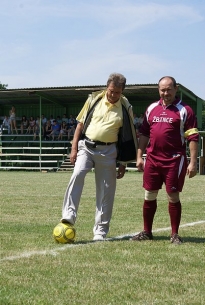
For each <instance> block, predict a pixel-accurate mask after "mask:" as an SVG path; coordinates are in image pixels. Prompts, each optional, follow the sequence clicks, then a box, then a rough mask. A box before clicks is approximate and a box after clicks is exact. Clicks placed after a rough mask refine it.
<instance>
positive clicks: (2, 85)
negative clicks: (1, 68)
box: [0, 82, 8, 90]
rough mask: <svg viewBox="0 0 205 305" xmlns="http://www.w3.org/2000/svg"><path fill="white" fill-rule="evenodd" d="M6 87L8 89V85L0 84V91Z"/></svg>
mask: <svg viewBox="0 0 205 305" xmlns="http://www.w3.org/2000/svg"><path fill="white" fill-rule="evenodd" d="M6 87H8V85H5V84H2V83H1V82H0V90H5V89H6Z"/></svg>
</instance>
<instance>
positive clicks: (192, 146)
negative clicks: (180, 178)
mask: <svg viewBox="0 0 205 305" xmlns="http://www.w3.org/2000/svg"><path fill="white" fill-rule="evenodd" d="M189 150H190V163H189V165H188V167H187V175H188V176H189V178H192V177H194V176H195V175H196V173H197V156H198V142H196V141H190V142H189Z"/></svg>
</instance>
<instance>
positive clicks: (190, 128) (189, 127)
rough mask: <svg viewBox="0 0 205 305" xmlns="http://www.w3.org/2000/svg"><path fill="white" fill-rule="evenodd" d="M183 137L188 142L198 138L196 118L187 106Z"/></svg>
mask: <svg viewBox="0 0 205 305" xmlns="http://www.w3.org/2000/svg"><path fill="white" fill-rule="evenodd" d="M184 137H185V138H186V139H187V141H188V142H190V141H196V142H198V140H199V131H198V128H197V118H196V115H195V113H194V111H193V110H192V108H191V107H189V106H187V119H186V122H185V125H184Z"/></svg>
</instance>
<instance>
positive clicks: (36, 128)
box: [33, 116, 40, 141]
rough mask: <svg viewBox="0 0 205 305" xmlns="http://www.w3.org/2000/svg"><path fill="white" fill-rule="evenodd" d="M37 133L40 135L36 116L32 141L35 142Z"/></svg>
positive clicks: (38, 119)
mask: <svg viewBox="0 0 205 305" xmlns="http://www.w3.org/2000/svg"><path fill="white" fill-rule="evenodd" d="M39 133H40V117H39V116H37V118H36V124H35V127H34V136H33V140H34V141H35V140H36V136H39Z"/></svg>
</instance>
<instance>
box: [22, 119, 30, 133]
mask: <svg viewBox="0 0 205 305" xmlns="http://www.w3.org/2000/svg"><path fill="white" fill-rule="evenodd" d="M28 125H29V122H28V120H27V118H26V116H25V115H23V116H22V118H21V134H23V131H24V129H25V130H27V129H28Z"/></svg>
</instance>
